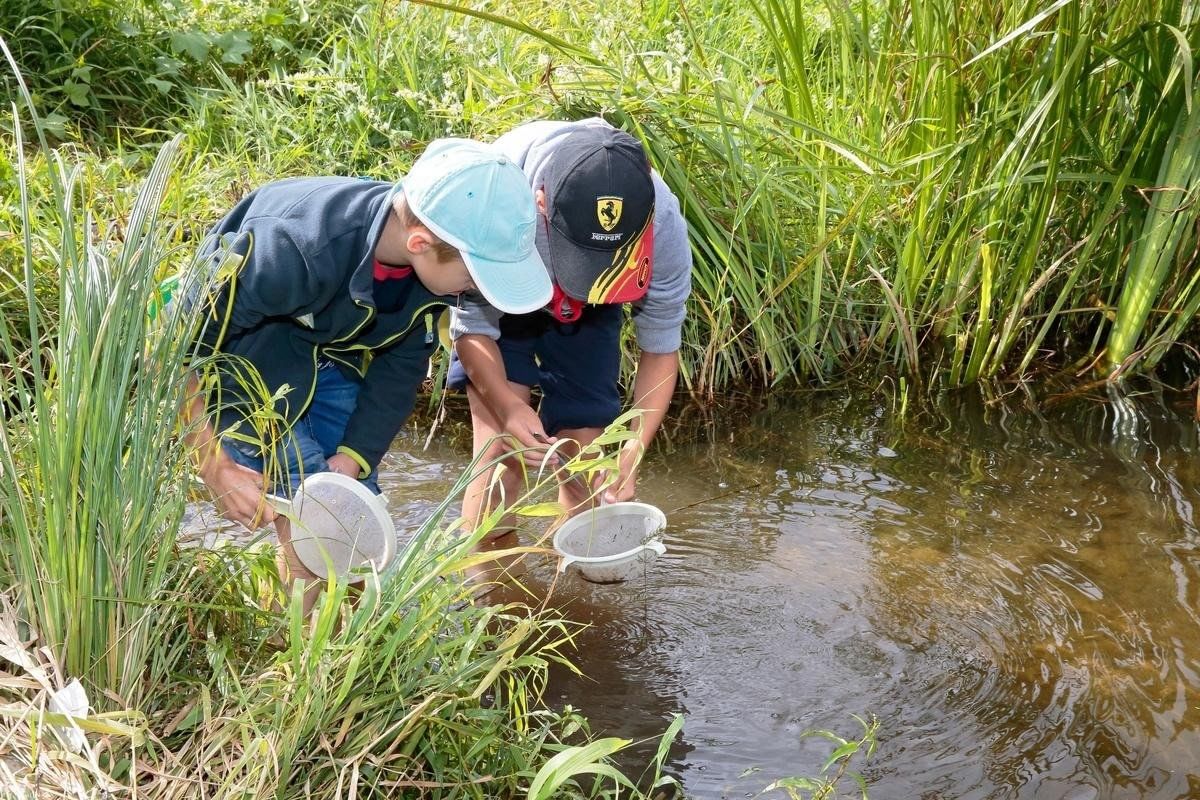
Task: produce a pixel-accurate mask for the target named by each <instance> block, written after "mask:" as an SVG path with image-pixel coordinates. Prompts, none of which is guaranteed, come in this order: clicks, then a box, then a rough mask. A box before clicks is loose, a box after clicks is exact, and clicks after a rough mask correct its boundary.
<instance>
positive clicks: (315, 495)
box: [270, 472, 396, 577]
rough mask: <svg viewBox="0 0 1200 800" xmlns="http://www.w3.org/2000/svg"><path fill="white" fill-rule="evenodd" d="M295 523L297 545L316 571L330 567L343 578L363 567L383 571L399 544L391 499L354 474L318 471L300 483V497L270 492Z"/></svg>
mask: <svg viewBox="0 0 1200 800" xmlns="http://www.w3.org/2000/svg"><path fill="white" fill-rule="evenodd" d="M270 500H271V503H272V505H274V506H275V508H276V510H277V511H279V512H280V513H281V514H283V515H285V516H287V517H288V518H289V519H290V520H291V523H292V548H293V549H294V550H295V551H296V557H297V558H299V559H300V563H302V564H303V565H304V566H305V568H306V569H307V570H308V571H309V572H311V573H313V574H314V575H325V574H327V572H328V570H329V568H330V566H332V567H333V571H334V573H335V574H336V575H338V576H339V577H341V576H346V575H349V574H350V573H352V572H354V571H356V570H361V569H363V568H372V569H374V570H376V571H378V572H382V571H383V570H384V569H385V568H386V567H387V565H388V563H389V562H390V561H391V560H392V555H393V554H394V552H395V549H396V527H395V525H393V524H392V518H391V516H390V515H389V514H388V512H387V499H386V498H384V497H383V496H382V495H377V494H375V493H374V492H372V491H371V490H370V489H368V488H367V487H366V486H364V485H363V484H361V483H359V482H358V481H356V480H355V479H354V478H351V477H350V476H348V475H342V474H341V473H338V472H317V473H314V474H312V475H309V476H308V477H307V478H305V479H304V481H303V482H301V484H300V488H299V489H298V490H297V491H296V495H295V497H293V498H292V499H291V500H290V501H289V500H287V499H286V498H282V497H276V496H274V495H271V496H270Z"/></svg>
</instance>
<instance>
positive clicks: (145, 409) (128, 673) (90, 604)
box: [0, 51, 185, 702]
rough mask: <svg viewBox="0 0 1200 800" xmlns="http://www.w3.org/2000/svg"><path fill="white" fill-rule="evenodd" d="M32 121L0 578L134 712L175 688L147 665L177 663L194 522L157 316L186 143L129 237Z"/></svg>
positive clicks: (1, 380) (133, 217)
mask: <svg viewBox="0 0 1200 800" xmlns="http://www.w3.org/2000/svg"><path fill="white" fill-rule="evenodd" d="M6 52H7V51H6ZM13 66H14V72H15V65H13ZM25 99H26V101H27V102H28V101H29V98H28V96H27V95H26V96H25ZM33 120H34V129H35V130H36V131H37V135H38V137H39V139H41V146H42V152H43V153H44V154H45V155H46V159H45V161H44V165H45V168H44V173H43V174H42V175H40V176H36V177H35V176H32V175H30V174H28V173H27V171H26V161H25V150H24V140H23V123H22V120H21V119H20V117H19V115H18V114H16V112H15V107H14V119H13V130H14V133H15V136H16V143H17V147H16V153H17V158H18V180H19V183H20V194H21V199H22V205H21V221H22V228H21V236H22V239H23V244H24V258H23V264H22V270H23V274H22V276H21V277H22V279H23V283H22V286H23V289H24V305H25V308H24V311H25V315H24V318H25V320H26V324H27V329H25V330H16V329H14V327H13V326H12V325H11V324H10V322H9V319H8V318H7V317H6V318H5V319H3V320H0V354H2V356H0V357H2V358H3V360H4V361H5V363H6V364H8V365H9V367H8V368H7V369H6V370H4V371H3V372H2V373H0V394H2V395H3V399H4V402H5V406H6V414H5V424H4V428H3V431H2V433H0V464H2V465H3V471H4V473H5V475H6V479H5V481H4V483H3V489H0V508H2V510H3V524H2V526H0V581H2V582H3V584H4V586H5V588H7V589H11V590H12V591H13V592H14V596H15V598H16V604H17V607H18V610H19V611H20V613H21V614H23V615H25V617H26V618H27V619H28V620H29V621H30V623H31V624H32V625H33V626H34V627H35V628H36V630H37V631H38V632H39V634H40V635H41V637H42V639H43V641H45V642H46V644H48V645H49V646H50V647H51V649H52V650H53V651H54V652H55V653H58V654H61V657H62V659H63V664H64V666H65V668H66V669H67V671H68V673H69V674H70V675H71V676H76V677H79V678H81V679H83V680H85V681H86V682H87V683H88V684H89V685H90V686H91V687H93V688H97V689H101V690H105V691H109V692H113V693H115V694H116V695H117V696H120V697H122V698H125V699H126V700H127V701H129V702H134V701H135V700H136V698H138V697H139V696H140V694H141V693H142V692H143V691H144V690H145V689H146V686H147V680H148V679H149V680H150V681H151V682H153V680H154V679H156V678H158V679H161V678H162V677H163V673H161V672H158V673H157V674H150V675H148V674H147V667H148V666H150V664H151V662H152V661H153V660H154V657H155V654H156V653H165V652H168V649H167V648H165V647H163V642H162V641H161V638H162V637H163V635H164V633H165V631H164V629H163V628H162V627H161V624H162V622H163V621H164V614H165V615H166V616H169V615H170V613H172V612H164V610H163V606H164V604H165V605H167V606H170V605H172V602H178V598H173V597H172V596H171V594H170V593H169V591H168V587H167V583H168V580H169V578H170V576H171V572H172V568H171V560H170V559H169V558H167V557H165V554H166V553H168V552H169V551H170V548H171V547H172V544H173V541H174V534H175V531H176V530H177V528H178V524H179V519H180V515H181V512H182V498H181V494H180V492H179V489H178V484H177V483H176V482H175V481H174V477H175V475H176V474H177V473H178V467H179V465H180V464H181V462H182V459H183V456H182V453H181V450H180V448H179V446H178V445H177V443H176V442H175V439H174V437H173V435H172V430H171V426H170V425H164V424H163V423H164V419H166V418H169V416H168V415H170V414H172V413H173V409H174V408H176V407H177V406H178V403H179V401H180V400H181V399H182V395H181V392H182V383H181V382H180V381H178V380H174V379H173V378H172V376H173V375H175V374H176V371H177V368H178V366H179V365H180V364H181V362H182V358H183V356H184V352H185V345H184V341H185V337H182V336H178V335H171V333H170V332H169V331H164V332H162V333H161V335H153V334H154V331H153V329H152V325H151V322H150V320H149V317H148V315H147V306H146V304H147V300H148V299H149V297H150V296H151V292H152V290H153V289H154V287H155V285H156V276H157V275H158V274H160V272H161V270H162V269H163V268H164V267H165V264H166V256H167V254H169V253H170V247H169V244H168V239H169V231H168V230H165V229H164V226H162V225H161V224H160V222H159V219H158V216H157V214H158V207H159V201H160V199H161V196H162V193H163V191H164V189H165V185H166V181H167V176H168V171H169V168H170V163H171V161H172V159H173V157H174V154H175V152H176V150H177V148H178V142H177V141H175V142H171V143H169V144H168V145H166V146H165V147H164V148H163V150H162V152H161V154H160V156H159V158H158V160H157V161H156V163H155V165H154V167H153V169H152V170H151V172H150V174H149V176H148V177H147V180H146V182H145V184H144V185H143V188H142V190H141V192H140V193H139V195H138V197H137V201H136V202H135V204H134V205H133V207H132V209H131V210H130V212H129V216H128V217H127V219H125V220H123V224H120V225H115V224H109V223H107V222H102V221H99V220H97V219H95V218H94V217H92V216H91V214H90V213H89V210H88V209H89V206H88V198H87V197H85V196H83V192H84V186H85V183H84V181H83V176H82V175H81V173H80V170H79V169H78V168H77V167H76V166H75V165H73V164H72V163H71V162H70V160H69V158H68V157H67V156H66V155H65V154H62V153H51V151H50V150H49V148H48V147H47V146H46V143H45V140H44V138H42V137H43V134H42V129H41V127H40V122H39V121H38V120H37V118H36V116H34V117H33ZM34 179H39V180H41V181H44V182H45V183H46V184H48V185H49V186H50V187H51V194H52V196H53V202H54V206H53V213H52V214H51V215H49V216H46V215H42V216H39V217H34V216H32V214H31V206H30V203H29V193H30V189H29V183H30V181H31V180H34ZM35 238H39V239H42V240H43V241H44V243H45V245H46V251H47V252H49V253H51V254H52V257H53V258H54V260H55V261H54V263H53V264H52V265H51V267H50V270H49V274H50V275H51V276H52V278H53V280H54V281H55V282H56V283H57V284H58V286H59V292H58V295H57V304H56V307H55V308H52V309H46V308H43V307H41V305H40V304H39V300H38V297H37V295H36V293H35V292H34V290H33V287H34V286H35V284H36V283H37V272H38V269H39V266H38V265H36V264H35V256H34V253H35V252H39V251H40V250H39V249H38V248H35V247H34V239H35ZM51 319H52V320H53V321H54V322H53V324H48V320H51ZM160 666H162V667H163V668H164V669H169V668H170V667H171V665H170V664H165V665H160Z"/></svg>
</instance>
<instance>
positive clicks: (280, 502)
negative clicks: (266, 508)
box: [267, 494, 292, 515]
mask: <svg viewBox="0 0 1200 800" xmlns="http://www.w3.org/2000/svg"><path fill="white" fill-rule="evenodd" d="M267 502H268V503H270V504H271V507H272V508H274V509H275V511H276V512H277V513H279V514H284V515H290V514H291V513H292V501H291V500H289V499H288V498H286V497H280V496H279V495H277V494H268V495H267Z"/></svg>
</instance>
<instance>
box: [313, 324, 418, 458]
mask: <svg viewBox="0 0 1200 800" xmlns="http://www.w3.org/2000/svg"><path fill="white" fill-rule="evenodd" d="M419 327H420V326H419V325H418V326H417V328H414V330H413V331H412V332H411V333H409V335H408V336H407V337H405V338H404V339H402V340H400V341H399V342H396V343H395V344H393V345H391V346H389V347H385V348H383V349H381V350H375V351H374V353H373V355H372V358H371V365H370V367H368V368H367V374H366V377H364V378H363V384H362V387H361V388H360V389H359V391H358V400H357V401H356V404H355V408H354V413H353V414H351V415H350V420H349V422H347V424H346V432H345V433H344V434H342V441H341V443H340V445H339V446H338V452H337V455H335V456H334V457H333V459H331V460H330V466H331V467H333V468H334V470H335V471H339V472H340V471H341V468H340V467H341V464H343V463H344V461H343V459H341V458H338V456H342V457H348V458H351V459H353V461H354V462H355V465H356V467H355V469H354V470H353V473H354V474H353V477H356V478H365V477H366V476H367V475H369V474H370V473H371V471H372V470H374V469H375V468H376V467H377V466H379V462H380V460H381V459H382V458H383V454H384V453H386V452H387V450H388V448H389V447H390V446H391V444H392V440H393V439H395V438H396V434H398V433H399V432H400V428H402V427H403V426H404V421H405V420H407V419H408V415H409V414H411V413H412V410H413V406H414V405H416V402H417V391H418V390H419V389H420V388H421V382H422V381H424V380H425V372H426V368H427V366H428V364H429V354H430V353H432V352H433V343H432V342H429V343H426V342H425V340H424V339H423V331H422V330H419Z"/></svg>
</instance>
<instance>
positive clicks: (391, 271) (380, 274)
mask: <svg viewBox="0 0 1200 800" xmlns="http://www.w3.org/2000/svg"><path fill="white" fill-rule="evenodd" d="M409 275H412V267H389V266H388V265H387V264H384V263H382V262H381V261H380V260H379V259H375V280H377V281H398V280H400V279H401V278H407V277H408V276H409Z"/></svg>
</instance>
